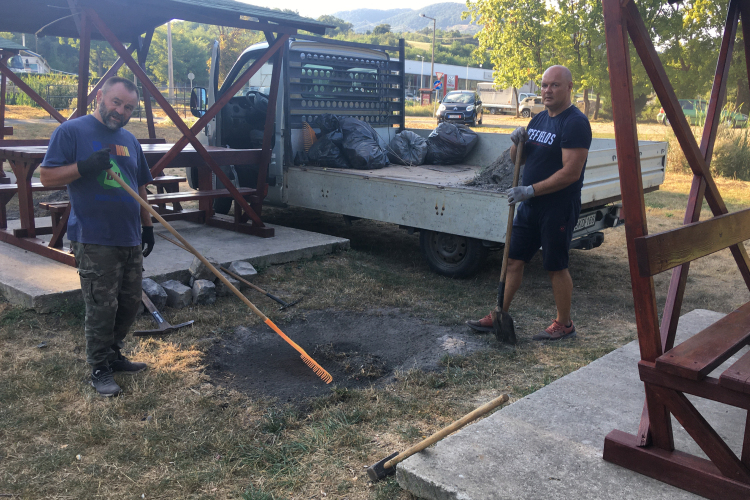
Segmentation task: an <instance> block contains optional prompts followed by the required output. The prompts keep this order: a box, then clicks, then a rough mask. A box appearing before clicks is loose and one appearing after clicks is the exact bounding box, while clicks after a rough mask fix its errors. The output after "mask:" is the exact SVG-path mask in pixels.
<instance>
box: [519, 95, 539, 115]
mask: <svg viewBox="0 0 750 500" xmlns="http://www.w3.org/2000/svg"><path fill="white" fill-rule="evenodd" d="M542 111H544V104H542V98H541V97H537V96H531V97H527V98H526V99H524V100H523V101H521V103H520V104H519V105H518V112H519V113H521V116H523V117H524V118H531V117H532V116H534V115H536V114H539V113H541V112H542Z"/></svg>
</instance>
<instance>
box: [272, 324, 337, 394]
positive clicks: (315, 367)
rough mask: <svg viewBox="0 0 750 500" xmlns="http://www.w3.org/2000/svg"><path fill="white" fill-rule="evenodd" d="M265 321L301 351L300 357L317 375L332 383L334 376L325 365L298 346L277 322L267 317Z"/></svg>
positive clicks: (327, 382)
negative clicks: (317, 361) (326, 369)
mask: <svg viewBox="0 0 750 500" xmlns="http://www.w3.org/2000/svg"><path fill="white" fill-rule="evenodd" d="M265 323H266V324H267V325H268V326H269V327H270V328H271V330H273V331H274V332H276V333H277V334H278V335H279V336H280V337H281V338H282V339H284V340H285V341H286V343H287V344H289V345H290V346H292V347H294V348H295V349H296V350H297V352H299V353H300V355H301V356H300V357H301V358H302V361H303V362H304V363H305V364H306V365H307V366H309V367H310V368H312V369H313V371H314V372H315V375H317V376H318V377H320V378H321V379H323V382H325V383H326V384H330V383H331V382H333V377H332V376H331V374H330V373H328V372H327V371H325V370H324V369H323V367H322V366H320V365H319V364H318V363H316V362H315V360H314V359H312V358H311V357H310V355H309V354H307V353H306V352H305V350H304V349H302V348H301V347H300V346H298V345H297V343H296V342H294V341H293V340H292V339H290V338H289V337H287V336H286V334H285V333H284V332H282V331H281V328H279V327H278V326H276V323H274V322H273V321H271V320H270V319H269V318H266V321H265Z"/></svg>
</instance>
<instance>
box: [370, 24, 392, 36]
mask: <svg viewBox="0 0 750 500" xmlns="http://www.w3.org/2000/svg"><path fill="white" fill-rule="evenodd" d="M390 32H391V25H390V24H378V25H377V26H375V27H374V28H373V29H372V34H373V35H384V34H386V33H390Z"/></svg>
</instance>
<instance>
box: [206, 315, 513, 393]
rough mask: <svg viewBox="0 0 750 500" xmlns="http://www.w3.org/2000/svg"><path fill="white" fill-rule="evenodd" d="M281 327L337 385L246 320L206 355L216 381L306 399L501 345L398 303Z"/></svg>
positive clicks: (429, 367)
mask: <svg viewBox="0 0 750 500" xmlns="http://www.w3.org/2000/svg"><path fill="white" fill-rule="evenodd" d="M281 329H282V331H283V332H284V333H286V334H287V335H288V336H289V337H290V338H291V339H292V340H294V341H295V342H296V343H297V344H298V345H299V346H300V347H302V348H303V349H304V350H305V351H306V352H307V353H308V354H309V355H310V356H311V357H312V358H313V359H314V360H315V361H317V362H318V364H320V365H321V366H322V367H323V368H325V369H326V370H327V371H328V373H330V374H331V376H332V377H333V382H332V383H331V384H329V385H326V384H325V383H323V382H322V381H321V379H319V378H318V377H317V376H316V375H315V374H314V373H313V371H312V370H311V369H310V368H308V367H307V366H306V365H305V364H304V363H303V362H302V360H301V359H300V355H299V354H298V353H297V351H296V350H294V349H293V348H292V347H291V346H289V345H288V344H287V343H286V342H285V341H284V340H282V339H281V338H280V337H279V336H278V335H277V334H276V333H274V332H272V331H271V330H270V329H269V328H267V327H266V326H257V327H245V326H239V327H237V328H235V330H234V332H233V334H231V335H229V336H226V337H224V338H222V339H221V341H218V342H216V343H215V345H214V346H213V347H212V348H211V349H210V350H209V353H208V360H207V361H208V374H209V375H210V377H211V378H212V380H213V381H214V382H215V383H220V384H222V385H226V386H227V387H229V388H233V389H236V390H238V391H240V392H243V393H245V394H248V395H252V396H256V397H263V398H276V399H277V401H278V402H279V403H301V402H304V401H305V400H308V399H310V398H314V397H318V396H322V395H325V394H328V393H330V391H331V389H332V388H333V387H337V388H362V387H368V386H370V385H371V384H373V385H382V384H384V383H387V382H389V381H392V380H393V379H394V375H395V373H396V372H404V371H408V370H411V369H415V368H416V369H421V370H428V371H429V370H437V369H439V368H440V367H441V360H442V359H443V358H444V357H445V356H446V355H452V356H459V355H466V354H469V353H472V352H475V351H478V350H482V349H490V348H497V347H498V346H499V344H497V342H496V341H495V340H494V337H493V336H492V334H486V335H480V334H472V333H469V330H468V328H466V326H463V325H450V326H441V325H436V324H432V323H430V322H429V321H427V320H424V319H420V318H416V317H414V316H412V315H410V314H406V313H403V312H400V311H399V310H396V309H393V310H379V311H375V312H371V313H369V314H362V313H356V312H349V311H332V310H324V311H306V312H303V313H302V314H301V315H300V316H298V317H296V318H295V319H294V320H292V321H291V322H289V323H287V324H285V325H281Z"/></svg>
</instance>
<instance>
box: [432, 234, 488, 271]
mask: <svg viewBox="0 0 750 500" xmlns="http://www.w3.org/2000/svg"><path fill="white" fill-rule="evenodd" d="M419 246H420V248H421V249H422V255H424V257H425V259H426V260H427V263H428V264H429V265H430V269H432V270H433V271H435V272H436V273H438V274H440V275H443V276H447V277H449V278H468V277H470V276H473V275H474V274H476V273H477V271H479V268H480V267H482V264H483V263H484V261H485V259H486V258H487V254H488V253H489V251H488V249H487V247H485V246H484V245H483V244H482V242H481V241H480V240H477V239H475V238H466V237H465V236H456V235H454V234H446V233H440V232H437V231H429V230H427V229H421V230H420V231H419Z"/></svg>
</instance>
